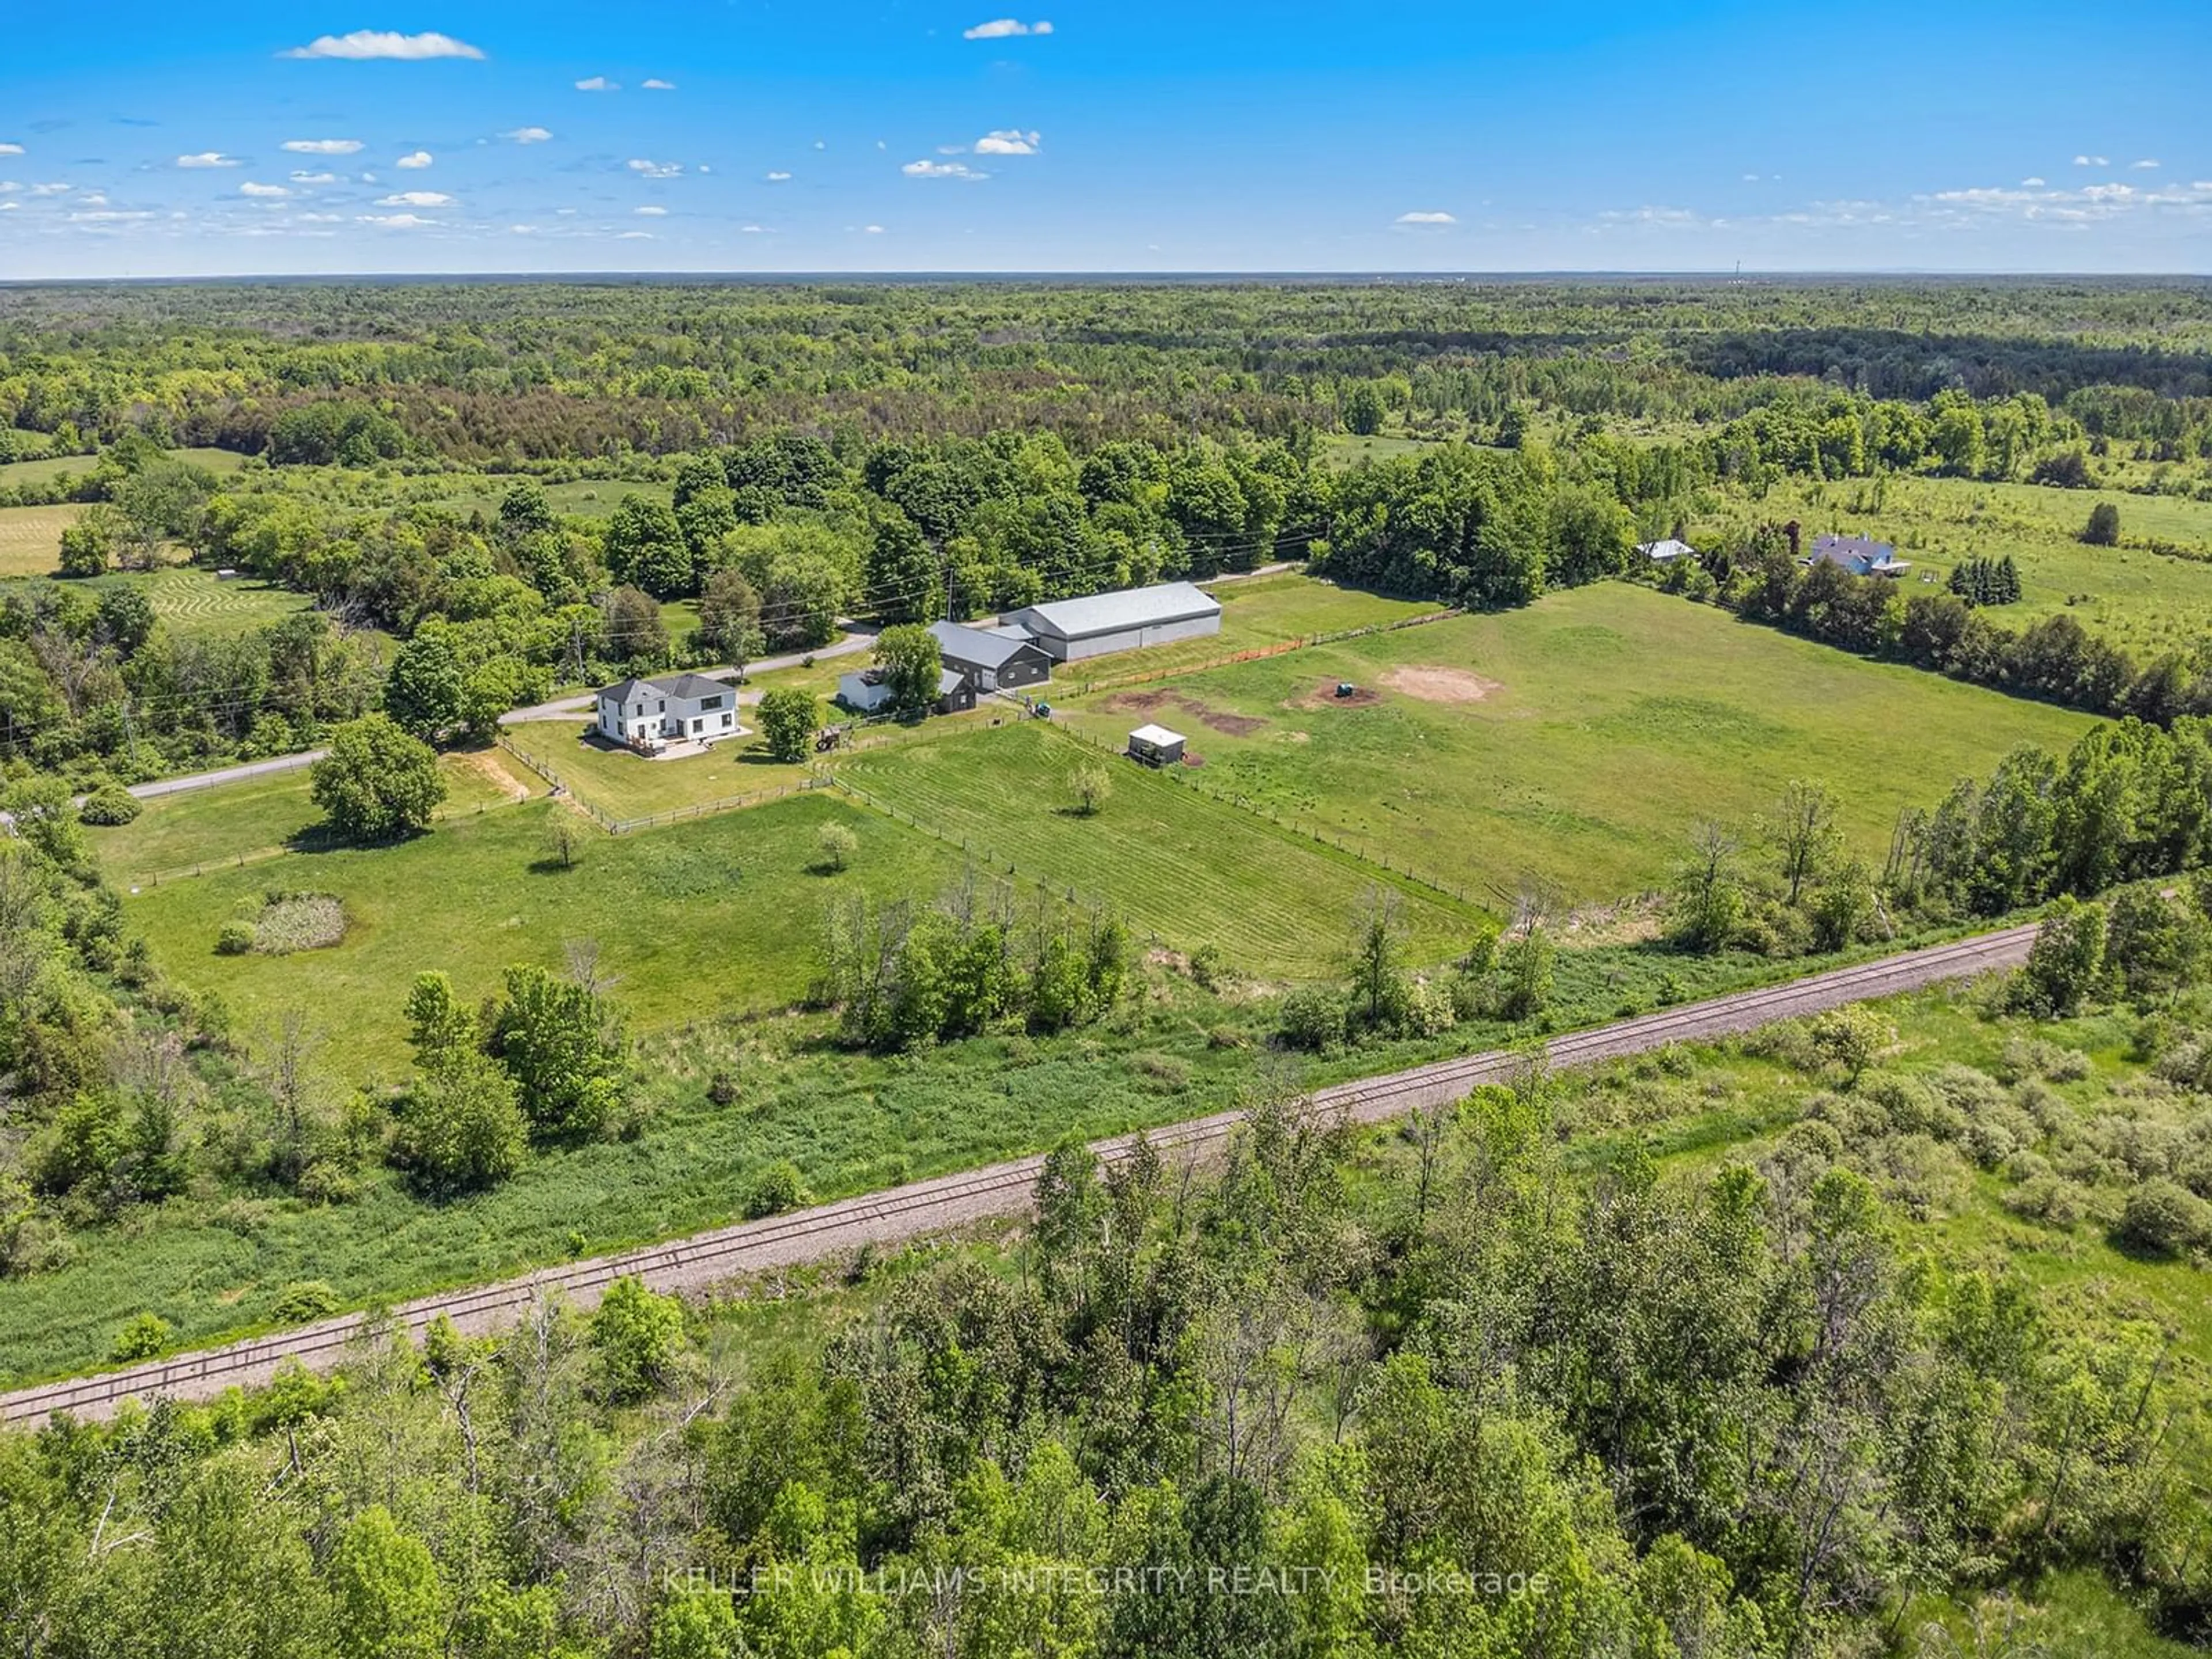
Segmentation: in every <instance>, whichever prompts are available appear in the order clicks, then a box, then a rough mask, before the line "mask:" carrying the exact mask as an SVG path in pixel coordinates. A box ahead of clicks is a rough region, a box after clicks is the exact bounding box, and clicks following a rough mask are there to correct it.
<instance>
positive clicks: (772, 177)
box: [762, 173, 791, 185]
mask: <svg viewBox="0 0 2212 1659" xmlns="http://www.w3.org/2000/svg"><path fill="white" fill-rule="evenodd" d="M762 176H763V178H765V179H767V180H768V182H769V184H771V185H782V184H788V183H790V181H791V175H790V174H789V173H764V174H763V175H762Z"/></svg>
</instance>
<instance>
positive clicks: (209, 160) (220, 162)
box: [177, 149, 238, 167]
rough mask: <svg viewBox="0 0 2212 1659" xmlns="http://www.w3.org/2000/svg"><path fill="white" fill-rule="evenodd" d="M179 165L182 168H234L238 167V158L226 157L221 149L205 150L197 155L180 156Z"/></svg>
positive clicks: (178, 158) (233, 156)
mask: <svg viewBox="0 0 2212 1659" xmlns="http://www.w3.org/2000/svg"><path fill="white" fill-rule="evenodd" d="M177 165H178V166H179V167H236V166H237V165H238V158H237V157H236V156H235V155H224V154H223V153H222V151H221V150H219V149H204V150H202V151H201V152H200V153H199V154H198V155H179V157H177Z"/></svg>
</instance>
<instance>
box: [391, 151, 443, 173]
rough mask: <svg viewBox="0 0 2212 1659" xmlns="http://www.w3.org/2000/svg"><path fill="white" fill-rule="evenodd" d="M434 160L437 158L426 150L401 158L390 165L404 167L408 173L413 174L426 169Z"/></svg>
mask: <svg viewBox="0 0 2212 1659" xmlns="http://www.w3.org/2000/svg"><path fill="white" fill-rule="evenodd" d="M435 160H437V157H435V155H431V154H430V152H429V151H428V150H427V149H418V150H416V152H415V153H414V154H413V155H403V156H401V157H400V158H399V159H398V161H394V162H393V163H392V166H394V167H405V168H406V169H407V170H408V171H409V172H410V173H413V172H417V171H419V170H420V169H422V168H423V167H428V166H429V165H430V163H431V162H433V161H435Z"/></svg>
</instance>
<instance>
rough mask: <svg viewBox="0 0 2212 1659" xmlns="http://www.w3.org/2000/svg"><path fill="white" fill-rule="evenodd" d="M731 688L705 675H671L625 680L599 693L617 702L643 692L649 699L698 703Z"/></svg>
mask: <svg viewBox="0 0 2212 1659" xmlns="http://www.w3.org/2000/svg"><path fill="white" fill-rule="evenodd" d="M729 689H730V688H729V687H728V686H727V685H726V684H724V683H723V682H722V681H720V680H715V679H709V678H707V676H706V675H704V674H670V675H668V676H666V677H665V678H661V679H657V680H639V679H629V680H623V681H622V682H621V683H620V684H615V685H610V686H606V687H604V688H602V689H601V690H600V691H599V696H600V697H601V698H603V699H604V698H607V697H612V698H613V699H614V700H615V701H616V702H629V700H630V699H631V698H632V697H634V696H638V695H639V694H640V693H643V694H644V695H645V696H649V697H681V698H684V699H685V700H686V701H696V699H698V698H701V697H715V696H720V695H721V694H722V693H723V692H725V691H727V690H729Z"/></svg>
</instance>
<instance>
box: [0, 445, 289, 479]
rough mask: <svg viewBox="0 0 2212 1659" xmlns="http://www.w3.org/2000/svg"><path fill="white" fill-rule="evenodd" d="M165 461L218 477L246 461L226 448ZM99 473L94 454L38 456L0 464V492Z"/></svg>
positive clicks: (181, 452) (174, 454) (176, 454)
mask: <svg viewBox="0 0 2212 1659" xmlns="http://www.w3.org/2000/svg"><path fill="white" fill-rule="evenodd" d="M169 459H171V460H176V461H190V462H191V464H192V465H194V466H198V467H204V468H206V469H207V470H208V471H210V472H212V473H215V474H216V475H217V476H218V477H220V476H222V474H225V473H229V472H235V471H238V470H239V469H240V467H242V466H244V465H246V457H245V456H243V455H240V453H237V452H236V451H235V450H230V449H173V450H171V451H170V452H169ZM99 470H100V458H99V457H98V456H96V455H40V456H37V457H35V458H33V459H30V460H27V461H9V462H8V463H7V464H6V465H0V489H4V488H6V487H8V486H9V485H11V484H27V483H52V482H53V481H54V480H55V479H56V478H58V477H61V476H62V475H63V474H64V473H65V472H66V473H68V474H70V476H72V477H79V478H82V477H85V476H86V475H87V474H88V473H92V472H96V471H99Z"/></svg>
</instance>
